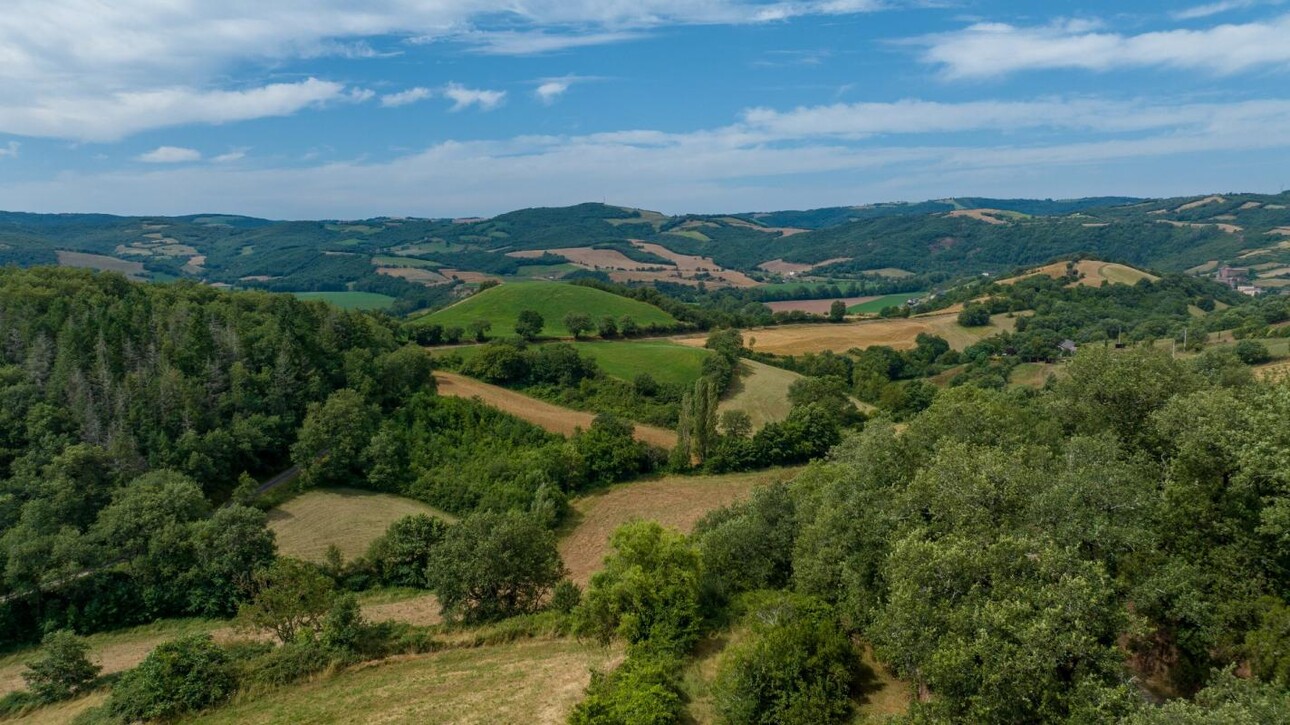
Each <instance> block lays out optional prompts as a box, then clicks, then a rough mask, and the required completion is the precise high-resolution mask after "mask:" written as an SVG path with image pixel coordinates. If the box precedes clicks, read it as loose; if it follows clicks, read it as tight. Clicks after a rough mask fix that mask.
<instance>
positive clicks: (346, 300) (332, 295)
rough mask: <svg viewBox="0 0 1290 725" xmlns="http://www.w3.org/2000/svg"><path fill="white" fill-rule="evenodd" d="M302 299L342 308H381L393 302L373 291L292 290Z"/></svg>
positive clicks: (391, 298) (388, 297) (389, 298)
mask: <svg viewBox="0 0 1290 725" xmlns="http://www.w3.org/2000/svg"><path fill="white" fill-rule="evenodd" d="M292 294H294V295H295V296H297V297H299V298H300V299H302V300H322V301H323V302H329V303H331V304H333V305H336V306H337V307H339V308H341V309H342V310H383V309H385V308H387V307H389V306H390V305H392V304H394V298H393V297H390V296H388V295H380V294H377V293H375V292H293V293H292Z"/></svg>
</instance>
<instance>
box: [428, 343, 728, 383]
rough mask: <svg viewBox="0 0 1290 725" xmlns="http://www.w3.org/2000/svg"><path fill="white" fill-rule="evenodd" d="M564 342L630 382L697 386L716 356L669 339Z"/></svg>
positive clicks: (467, 355)
mask: <svg viewBox="0 0 1290 725" xmlns="http://www.w3.org/2000/svg"><path fill="white" fill-rule="evenodd" d="M551 344H555V343H551ZM562 344H568V345H572V346H573V347H574V349H575V350H577V351H578V352H579V353H582V354H583V355H590V356H591V357H592V358H594V359H595V361H596V364H597V365H599V366H600V369H601V370H603V371H605V374H606V375H609V376H610V377H614V378H618V379H619V380H625V381H627V382H631V381H632V380H634V379H635V378H636V376H637V375H640V374H641V373H649V375H650V376H651V377H653V378H654V379H655V380H657V381H658V382H660V383H671V384H675V385H693V384H694V381H696V380H698V379H699V377H700V376H702V375H703V361H704V360H706V359H708V357H709V356H711V355H712V353H711V352H710V351H708V350H705V349H702V348H694V347H689V346H687V345H678V344H676V343H674V342H671V341H668V340H592V341H585V342H568V343H562ZM483 350H484V346H483V345H462V346H458V347H442V348H438V349H434V348H432V349H431V354H434V355H436V356H442V355H459V356H461V359H462V360H470V359H472V358H474V357H476V356H477V355H479V354H480V353H481V352H483Z"/></svg>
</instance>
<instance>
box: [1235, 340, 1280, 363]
mask: <svg viewBox="0 0 1290 725" xmlns="http://www.w3.org/2000/svg"><path fill="white" fill-rule="evenodd" d="M1236 356H1237V357H1239V358H1240V359H1241V362H1243V363H1245V364H1246V365H1261V364H1263V363H1265V362H1267V361H1269V360H1271V359H1272V353H1270V352H1268V346H1267V345H1264V344H1263V343H1261V342H1258V341H1256V340H1241V341H1240V342H1238V343H1236Z"/></svg>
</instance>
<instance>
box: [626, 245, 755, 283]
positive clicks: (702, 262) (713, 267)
mask: <svg viewBox="0 0 1290 725" xmlns="http://www.w3.org/2000/svg"><path fill="white" fill-rule="evenodd" d="M632 245H633V246H635V247H636V248H637V249H641V250H643V251H646V252H649V253H650V254H657V255H658V256H660V257H662V258H664V259H667V260H671V262H672V264H674V265H676V268H677V269H679V270H681V272H682V273H688V274H695V273H698V272H707V273H709V274H711V275H712V276H713V277H716V278H718V279H721V280H724V281H726V282H728V283H730V284H731V285H732V286H734V287H756V286H757V281H756V280H754V279H752V278H750V277H748V275H746V274H744V273H743V272H736V271H734V270H731V269H726V268H724V267H722V266H721V265H719V264H717V263H716V262H715V261H713V259H712V258H711V257H699V256H696V255H693V254H678V253H676V252H673V251H672V250H670V249H668V248H667V247H664V246H663V245H661V244H650V243H649V242H638V241H635V240H633V241H632Z"/></svg>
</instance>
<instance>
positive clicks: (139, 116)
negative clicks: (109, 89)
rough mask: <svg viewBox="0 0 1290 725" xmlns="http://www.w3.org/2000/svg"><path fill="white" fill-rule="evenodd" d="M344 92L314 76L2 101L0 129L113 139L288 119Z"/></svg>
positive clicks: (84, 138)
mask: <svg viewBox="0 0 1290 725" xmlns="http://www.w3.org/2000/svg"><path fill="white" fill-rule="evenodd" d="M343 91H344V87H343V86H342V85H341V84H339V83H331V82H329V81H320V80H318V79H315V78H310V79H308V80H305V81H301V82H299V83H274V84H271V85H267V86H261V87H259V88H252V89H250V90H244V91H218V90H216V91H200V90H195V89H192V88H185V87H169V88H153V89H148V90H135V91H120V92H116V93H106V94H91V95H81V96H76V97H55V96H38V97H36V98H33V99H29V100H27V101H26V102H25V103H13V104H3V103H0V131H4V132H8V133H12V134H17V135H21V136H38V137H47V138H73V139H80V140H84V141H113V140H116V139H120V138H122V137H125V136H129V135H131V134H134V133H138V132H139V131H146V130H149V129H156V128H165V127H168V126H178V125H183V124H189V123H214V124H218V123H229V122H233V121H243V120H247V119H252V118H264V117H266V116H287V115H290V114H292V113H295V112H297V111H299V110H301V109H303V108H308V107H310V106H316V105H320V104H323V103H326V102H328V101H334V100H344V94H343ZM0 97H2V96H0Z"/></svg>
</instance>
